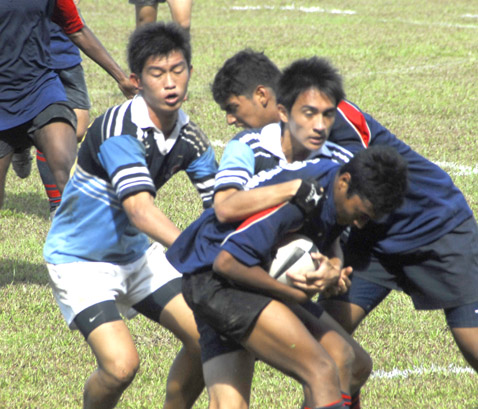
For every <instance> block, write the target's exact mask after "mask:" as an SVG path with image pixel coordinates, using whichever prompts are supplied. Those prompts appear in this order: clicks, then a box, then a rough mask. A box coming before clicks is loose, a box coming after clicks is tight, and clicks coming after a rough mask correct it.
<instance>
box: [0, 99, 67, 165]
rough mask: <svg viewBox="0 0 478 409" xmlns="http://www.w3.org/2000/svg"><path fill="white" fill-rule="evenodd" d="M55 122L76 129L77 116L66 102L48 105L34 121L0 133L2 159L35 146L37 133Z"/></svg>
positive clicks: (0, 155)
mask: <svg viewBox="0 0 478 409" xmlns="http://www.w3.org/2000/svg"><path fill="white" fill-rule="evenodd" d="M55 121H58V122H66V123H69V124H70V125H71V126H72V127H73V129H76V115H75V113H74V112H73V110H72V109H71V108H70V107H69V106H68V105H67V103H66V102H56V103H54V104H51V105H48V106H47V107H46V108H45V109H44V110H43V111H41V112H40V113H39V114H38V115H37V116H36V117H35V118H33V119H32V120H30V121H27V122H25V123H24V124H22V125H19V126H16V127H15V128H10V129H6V130H4V131H0V158H3V157H4V156H6V155H8V154H10V153H12V152H20V151H22V150H25V149H27V148H29V147H30V146H32V145H34V140H35V132H36V131H37V130H38V129H40V128H43V127H44V126H45V125H47V124H49V123H50V122H55Z"/></svg>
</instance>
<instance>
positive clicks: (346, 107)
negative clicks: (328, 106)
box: [337, 100, 370, 148]
mask: <svg viewBox="0 0 478 409" xmlns="http://www.w3.org/2000/svg"><path fill="white" fill-rule="evenodd" d="M337 109H338V110H339V111H340V112H341V113H342V115H343V117H344V118H345V120H346V121H347V122H348V123H349V124H350V125H352V127H353V128H354V129H355V132H357V135H358V136H359V137H360V140H361V141H362V144H363V146H365V147H366V148H368V145H369V143H370V129H369V127H368V124H367V121H366V120H365V117H364V116H363V114H362V112H360V110H358V109H357V108H356V107H355V106H353V105H352V104H351V103H350V102H348V101H345V100H342V101H341V102H340V104H339V106H338V107H337Z"/></svg>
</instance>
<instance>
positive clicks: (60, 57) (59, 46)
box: [49, 21, 82, 70]
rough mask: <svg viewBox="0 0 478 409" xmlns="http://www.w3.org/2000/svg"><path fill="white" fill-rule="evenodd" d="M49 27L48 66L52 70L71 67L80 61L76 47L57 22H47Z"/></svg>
mask: <svg viewBox="0 0 478 409" xmlns="http://www.w3.org/2000/svg"><path fill="white" fill-rule="evenodd" d="M49 27H50V54H51V55H50V67H51V68H52V69H54V70H64V69H66V68H72V67H75V66H77V65H78V64H80V63H81V61H82V59H81V55H80V50H79V49H78V47H77V46H76V45H75V44H73V43H72V42H71V40H70V39H69V38H68V36H67V35H66V34H65V33H64V32H63V30H62V29H61V28H60V26H58V25H57V24H55V23H53V22H52V21H50V22H49Z"/></svg>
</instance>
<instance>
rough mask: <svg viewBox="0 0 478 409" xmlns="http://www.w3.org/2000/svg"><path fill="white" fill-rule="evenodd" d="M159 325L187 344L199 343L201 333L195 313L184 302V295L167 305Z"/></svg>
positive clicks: (173, 299)
mask: <svg viewBox="0 0 478 409" xmlns="http://www.w3.org/2000/svg"><path fill="white" fill-rule="evenodd" d="M159 323H160V324H161V325H163V326H164V327H165V328H167V329H169V330H170V331H171V332H172V333H173V334H174V335H176V336H177V337H178V338H179V339H180V340H181V341H183V342H184V343H186V344H187V343H189V342H193V343H195V344H197V343H198V342H199V332H198V330H197V326H196V321H195V320H194V315H193V312H192V310H191V309H190V308H189V306H188V305H187V304H186V301H184V298H183V295H182V294H178V295H176V296H175V297H174V298H172V299H171V301H169V302H168V303H167V304H166V306H165V307H164V308H163V310H162V312H161V315H160V318H159Z"/></svg>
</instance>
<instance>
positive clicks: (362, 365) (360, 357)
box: [350, 348, 373, 391]
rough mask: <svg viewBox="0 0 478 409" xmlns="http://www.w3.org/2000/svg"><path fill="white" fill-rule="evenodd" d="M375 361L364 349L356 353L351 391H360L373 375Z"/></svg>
mask: <svg viewBox="0 0 478 409" xmlns="http://www.w3.org/2000/svg"><path fill="white" fill-rule="evenodd" d="M372 369H373V361H372V358H371V357H370V355H369V354H368V353H367V352H366V351H365V350H364V349H362V348H360V351H355V360H354V364H353V367H352V379H351V384H350V389H351V390H352V391H355V390H359V389H360V388H361V387H362V386H363V385H364V384H365V382H367V379H368V378H369V377H370V375H371V374H372Z"/></svg>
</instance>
